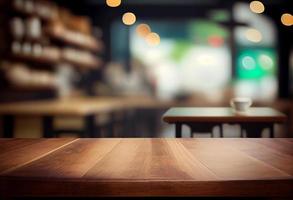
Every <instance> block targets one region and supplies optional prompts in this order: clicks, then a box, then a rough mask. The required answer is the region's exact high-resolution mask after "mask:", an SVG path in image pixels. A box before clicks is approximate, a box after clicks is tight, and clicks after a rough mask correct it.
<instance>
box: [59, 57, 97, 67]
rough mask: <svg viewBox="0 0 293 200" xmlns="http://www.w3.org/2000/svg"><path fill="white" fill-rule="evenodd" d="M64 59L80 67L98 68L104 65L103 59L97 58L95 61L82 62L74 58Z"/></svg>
mask: <svg viewBox="0 0 293 200" xmlns="http://www.w3.org/2000/svg"><path fill="white" fill-rule="evenodd" d="M63 60H64V61H65V62H67V63H69V64H72V65H74V66H76V67H79V68H87V69H98V68H100V67H101V66H102V61H101V60H100V59H95V61H93V62H82V61H77V60H72V59H70V58H63Z"/></svg>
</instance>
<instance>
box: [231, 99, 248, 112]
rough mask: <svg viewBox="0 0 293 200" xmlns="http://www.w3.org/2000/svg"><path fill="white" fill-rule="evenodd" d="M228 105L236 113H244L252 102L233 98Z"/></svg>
mask: <svg viewBox="0 0 293 200" xmlns="http://www.w3.org/2000/svg"><path fill="white" fill-rule="evenodd" d="M230 105H231V107H232V108H233V109H234V110H235V111H236V112H246V111H247V110H248V109H249V107H250V106H251V105H252V100H251V99H250V98H247V97H235V98H233V99H231V100H230Z"/></svg>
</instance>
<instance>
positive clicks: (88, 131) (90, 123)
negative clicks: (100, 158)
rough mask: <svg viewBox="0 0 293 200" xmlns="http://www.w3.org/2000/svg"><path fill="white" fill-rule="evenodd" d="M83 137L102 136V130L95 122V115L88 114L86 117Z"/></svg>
mask: <svg viewBox="0 0 293 200" xmlns="http://www.w3.org/2000/svg"><path fill="white" fill-rule="evenodd" d="M81 137H91V138H94V137H100V131H99V130H97V127H96V124H95V115H87V116H85V117H84V131H83V134H82V135H81Z"/></svg>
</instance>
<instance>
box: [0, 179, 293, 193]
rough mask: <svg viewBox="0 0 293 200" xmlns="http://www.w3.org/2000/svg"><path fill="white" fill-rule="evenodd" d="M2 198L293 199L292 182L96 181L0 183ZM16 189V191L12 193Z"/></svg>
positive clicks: (1, 181) (16, 180)
mask: <svg viewBox="0 0 293 200" xmlns="http://www.w3.org/2000/svg"><path fill="white" fill-rule="evenodd" d="M0 184H1V185H0V186H1V188H2V191H1V194H0V197H1V196H8V197H9V196H11V197H18V196H38V197H54V196H68V197H71V196H72V197H73V196H91V197H102V196H106V197H117V196H134V197H135V196H137V197H138V196H150V197H152V196H153V197H154V196H198V197H205V196H206V197H216V196H222V197H236V196H237V197H293V191H292V186H293V179H284V180H279V179H277V180H231V181H229V180H225V181H221V180H220V181H180V180H179V181H150V180H145V181H126V180H125V181H118V180H116V181H115V180H109V181H98V180H81V179H80V180H75V181H72V180H65V179H47V180H33V179H32V180H29V179H6V178H3V177H2V178H1V179H0ZM15 188H18V189H17V190H15Z"/></svg>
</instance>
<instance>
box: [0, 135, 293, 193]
mask: <svg viewBox="0 0 293 200" xmlns="http://www.w3.org/2000/svg"><path fill="white" fill-rule="evenodd" d="M292 145H293V139H119V138H116V139H0V184H1V185H0V186H1V187H0V188H1V190H0V194H1V196H4V197H5V196H79V197H80V196H292V195H293V191H292V187H293V146H292Z"/></svg>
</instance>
